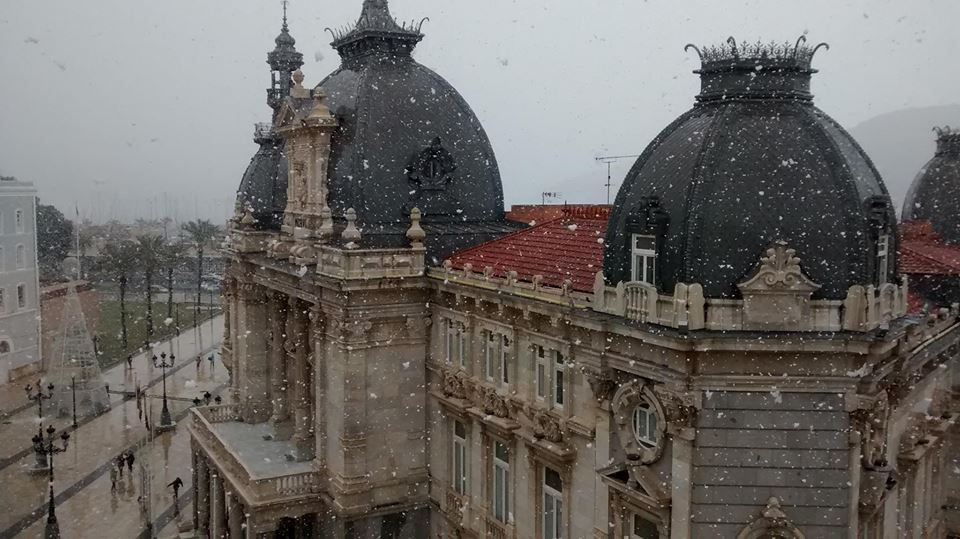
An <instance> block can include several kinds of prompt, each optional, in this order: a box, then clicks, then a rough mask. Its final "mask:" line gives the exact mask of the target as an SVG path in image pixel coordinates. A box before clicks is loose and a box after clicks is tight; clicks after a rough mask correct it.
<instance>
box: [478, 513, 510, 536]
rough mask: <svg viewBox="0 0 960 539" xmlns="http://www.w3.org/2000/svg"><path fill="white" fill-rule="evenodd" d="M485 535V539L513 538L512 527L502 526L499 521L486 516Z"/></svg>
mask: <svg viewBox="0 0 960 539" xmlns="http://www.w3.org/2000/svg"><path fill="white" fill-rule="evenodd" d="M486 528H487V529H486V534H485V535H484V537H486V538H487V539H512V538H513V537H514V533H513V532H514V530H513V526H511V525H509V524H504V523H503V522H500V521H499V520H497V519H495V518H493V517H492V516H490V515H487V526H486Z"/></svg>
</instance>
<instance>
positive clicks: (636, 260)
mask: <svg viewBox="0 0 960 539" xmlns="http://www.w3.org/2000/svg"><path fill="white" fill-rule="evenodd" d="M631 253H632V257H631V273H632V280H634V281H639V282H644V283H649V284H652V285H656V278H657V275H656V274H657V239H656V238H655V237H653V236H641V235H640V234H634V235H633V243H632V250H631Z"/></svg>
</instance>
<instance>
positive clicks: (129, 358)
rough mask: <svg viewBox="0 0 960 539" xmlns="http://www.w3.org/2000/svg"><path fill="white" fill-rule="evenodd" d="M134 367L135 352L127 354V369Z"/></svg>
mask: <svg viewBox="0 0 960 539" xmlns="http://www.w3.org/2000/svg"><path fill="white" fill-rule="evenodd" d="M132 368H133V354H127V369H128V370H129V369H132Z"/></svg>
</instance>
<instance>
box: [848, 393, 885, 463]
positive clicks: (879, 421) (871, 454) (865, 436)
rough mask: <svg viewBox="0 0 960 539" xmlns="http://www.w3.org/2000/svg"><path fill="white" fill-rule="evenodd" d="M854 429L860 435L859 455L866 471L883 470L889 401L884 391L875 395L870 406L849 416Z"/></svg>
mask: <svg viewBox="0 0 960 539" xmlns="http://www.w3.org/2000/svg"><path fill="white" fill-rule="evenodd" d="M851 416H852V417H851V419H853V423H854V428H855V429H857V431H858V432H859V433H860V455H861V462H862V464H863V467H864V468H866V469H868V470H875V469H885V468H887V467H888V462H887V456H886V455H887V423H888V422H889V420H890V401H889V398H888V397H887V392H886V391H881V392H880V393H879V394H877V396H876V399H875V400H874V401H873V404H872V406H870V407H869V408H866V409H862V410H856V411H854V412H853V413H852V414H851Z"/></svg>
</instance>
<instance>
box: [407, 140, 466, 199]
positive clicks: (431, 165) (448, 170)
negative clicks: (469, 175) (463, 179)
mask: <svg viewBox="0 0 960 539" xmlns="http://www.w3.org/2000/svg"><path fill="white" fill-rule="evenodd" d="M456 170H457V163H456V161H455V160H454V159H453V156H452V155H451V154H450V152H448V151H447V149H446V148H444V147H443V143H442V141H441V140H440V137H436V138H435V139H433V140H432V141H431V142H430V145H429V146H427V147H426V148H424V149H423V150H422V151H420V152H419V153H417V154H414V156H413V157H412V158H411V159H410V162H409V163H407V168H406V172H407V178H408V179H409V180H410V182H411V183H413V184H414V185H415V186H416V187H417V189H418V190H425V191H442V190H445V189H446V188H447V185H449V184H450V182H452V181H453V173H454V171H456Z"/></svg>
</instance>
